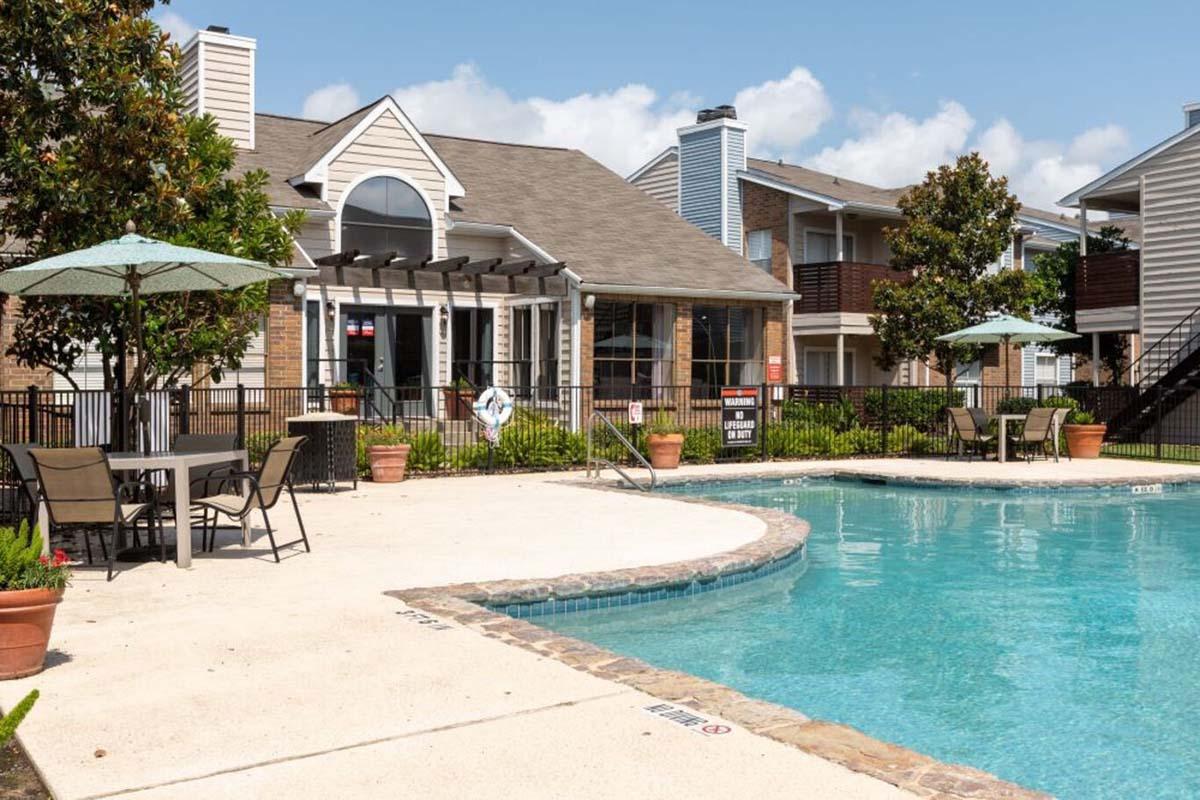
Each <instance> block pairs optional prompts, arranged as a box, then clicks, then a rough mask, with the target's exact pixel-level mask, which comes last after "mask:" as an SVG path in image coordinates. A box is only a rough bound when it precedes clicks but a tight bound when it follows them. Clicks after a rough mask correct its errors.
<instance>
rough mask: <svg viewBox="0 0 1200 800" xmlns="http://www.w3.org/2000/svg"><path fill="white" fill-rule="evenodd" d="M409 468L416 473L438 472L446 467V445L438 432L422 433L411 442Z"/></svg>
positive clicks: (413, 437) (413, 436) (416, 435)
mask: <svg viewBox="0 0 1200 800" xmlns="http://www.w3.org/2000/svg"><path fill="white" fill-rule="evenodd" d="M409 444H411V445H412V450H410V451H409V453H408V468H409V469H411V470H413V471H415V472H436V471H437V470H439V469H441V468H442V467H444V466H445V465H446V445H444V444H442V436H441V434H439V433H438V432H437V431H422V432H421V433H416V434H413V435H412V438H411V439H410V440H409Z"/></svg>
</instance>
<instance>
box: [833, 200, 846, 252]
mask: <svg viewBox="0 0 1200 800" xmlns="http://www.w3.org/2000/svg"><path fill="white" fill-rule="evenodd" d="M833 220H834V222H833V232H834V238H835V239H836V240H837V241H836V242H835V243H834V247H835V248H836V249H837V260H838V261H845V260H846V252H845V248H844V247H843V246H842V239H843V236H842V212H841V211H837V212H834V215H833Z"/></svg>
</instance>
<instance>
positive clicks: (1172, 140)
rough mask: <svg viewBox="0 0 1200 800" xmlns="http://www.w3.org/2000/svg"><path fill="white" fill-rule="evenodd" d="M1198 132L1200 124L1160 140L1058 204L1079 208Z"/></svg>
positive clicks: (1199, 131)
mask: <svg viewBox="0 0 1200 800" xmlns="http://www.w3.org/2000/svg"><path fill="white" fill-rule="evenodd" d="M1197 133H1200V125H1193V126H1192V127H1190V128H1185V129H1183V130H1182V131H1180V132H1179V133H1177V134H1175V135H1174V136H1171V137H1168V138H1166V139H1164V140H1163V141H1161V142H1159V143H1158V144H1156V145H1154V146H1153V147H1151V148H1150V149H1149V150H1145V151H1143V152H1141V153H1138V154H1137V155H1136V156H1134V157H1133V158H1131V159H1129V160H1128V161H1126V162H1125V163H1124V164H1121V165H1120V166H1118V167H1116V168H1114V169H1112V170H1110V171H1109V172H1106V173H1105V174H1103V175H1101V176H1100V177H1099V178H1096V180H1094V181H1092V182H1091V183H1089V184H1088V185H1087V186H1084V187H1083V188H1082V189H1076V190H1075V191H1074V192H1071V193H1070V194H1069V195H1067V196H1066V197H1064V198H1063V199H1062V200H1059V201H1058V204H1059V205H1060V206H1067V207H1068V208H1078V207H1079V203H1080V201H1082V200H1085V199H1087V197H1088V195H1091V194H1094V193H1096V192H1097V191H1099V190H1100V189H1103V188H1104V187H1105V186H1106V185H1108V184H1110V183H1112V182H1113V181H1115V180H1117V179H1118V178H1120V177H1121V176H1123V175H1125V174H1126V173H1127V172H1129V171H1130V170H1133V169H1137V168H1138V167H1140V166H1141V165H1142V164H1145V163H1146V162H1147V161H1149V160H1150V159H1152V158H1154V157H1155V156H1156V155H1158V154H1159V153H1161V152H1163V151H1164V150H1166V149H1168V148H1171V147H1174V146H1175V145H1177V144H1179V143H1180V142H1182V141H1184V140H1186V139H1190V138H1191V137H1192V136H1195V135H1196V134H1197Z"/></svg>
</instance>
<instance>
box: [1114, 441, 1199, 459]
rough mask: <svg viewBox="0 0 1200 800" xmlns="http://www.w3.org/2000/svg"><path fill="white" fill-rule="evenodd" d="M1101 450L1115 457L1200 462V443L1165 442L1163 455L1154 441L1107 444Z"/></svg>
mask: <svg viewBox="0 0 1200 800" xmlns="http://www.w3.org/2000/svg"><path fill="white" fill-rule="evenodd" d="M1101 452H1102V454H1103V455H1105V456H1110V457H1113V458H1134V459H1141V460H1144V461H1178V462H1182V463H1191V464H1195V463H1197V462H1200V445H1196V444H1164V445H1163V446H1162V455H1161V456H1159V455H1157V454H1156V452H1155V447H1154V443H1153V442H1121V443H1115V444H1106V445H1104V449H1103V450H1102V451H1101Z"/></svg>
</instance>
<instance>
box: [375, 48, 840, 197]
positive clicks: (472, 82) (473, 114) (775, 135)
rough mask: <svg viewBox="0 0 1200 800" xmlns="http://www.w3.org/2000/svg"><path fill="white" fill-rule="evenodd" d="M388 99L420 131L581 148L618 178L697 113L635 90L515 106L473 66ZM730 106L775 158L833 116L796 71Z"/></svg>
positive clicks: (691, 105) (686, 104)
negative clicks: (394, 103)
mask: <svg viewBox="0 0 1200 800" xmlns="http://www.w3.org/2000/svg"><path fill="white" fill-rule="evenodd" d="M393 95H394V96H395V98H396V101H397V102H398V103H400V105H401V107H402V108H404V110H405V111H406V112H407V113H408V115H409V116H410V117H412V119H413V121H414V122H415V123H416V124H417V126H418V127H420V128H421V129H422V130H427V131H431V132H436V133H448V134H456V135H460V136H479V137H484V138H489V139H500V140H506V141H513V142H522V143H525V144H544V145H556V146H560V147H573V148H578V149H580V150H583V151H584V152H586V153H587V154H588V155H590V156H592V157H593V158H595V159H596V160H598V161H600V162H601V163H603V164H604V165H606V166H608V167H609V168H610V169H612V170H614V171H616V172H618V173H620V174H622V175H624V174H627V173H629V172H631V171H632V170H634V169H635V168H637V167H639V166H641V165H642V164H643V163H645V162H646V160H648V159H649V158H650V157H651V156H653V155H654V154H656V153H658V152H659V151H661V150H662V149H663V148H664V147H666V146H667V145H668V144H671V143H673V142H674V141H675V130H676V129H677V128H679V127H681V126H683V125H687V124H689V123H692V122H694V121H695V113H696V109H697V108H698V107H699V105H700V101H699V98H697V97H694V96H691V95H687V94H677V95H672V96H670V97H667V98H665V99H663V98H660V97H659V95H658V93H657V92H655V91H654V90H653V89H652V88H650V87H649V86H646V85H645V84H640V83H632V84H628V85H626V86H622V87H619V88H617V89H612V90H607V91H600V92H587V93H583V94H578V95H575V96H573V97H568V98H566V99H564V100H551V99H547V98H543V97H530V98H514V97H512V96H511V95H510V94H508V92H506V91H504V90H503V89H501V88H500V87H498V86H495V85H494V84H492V83H490V82H489V81H488V80H487V79H486V77H484V76H483V75H482V74H481V73H480V72H479V70H478V69H477V68H476V67H475V66H474V65H471V64H462V65H459V66H458V67H455V69H454V72H453V74H452V75H451V76H450V77H449V78H448V79H446V80H441V81H430V82H428V83H420V84H414V85H410V86H404V87H401V88H399V89H396V91H395V92H393ZM734 102H735V103H736V105H737V107H738V114H739V116H741V117H742V118H743V119H746V120H747V121H749V123H750V124H751V126H752V133H751V137H752V141H751V143H752V146H754V147H756V148H764V149H770V150H772V151H779V152H793V151H795V150H796V149H797V148H798V146H799V145H800V144H801V143H802V142H803V141H805V140H807V139H808V138H810V137H811V136H812V135H813V134H814V133H815V132H816V130H817V128H818V127H820V125H821V123H823V122H824V121H825V120H826V119H828V117H829V114H830V110H829V109H830V106H829V101H828V99H827V98H826V96H825V91H824V89H823V88H822V86H821V84H820V82H818V81H817V80H816V78H814V77H813V76H812V74H811V73H810V72H809V71H808V70H805V69H801V68H797V69H795V70H793V71H792V72H791V74H789V75H788V76H787V77H786V78H784V79H782V80H779V81H768V82H766V83H763V84H760V85H758V86H752V87H748V88H745V89H743V90H741V91H740V92H738V93H737V95H736V97H735V100H734Z"/></svg>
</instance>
